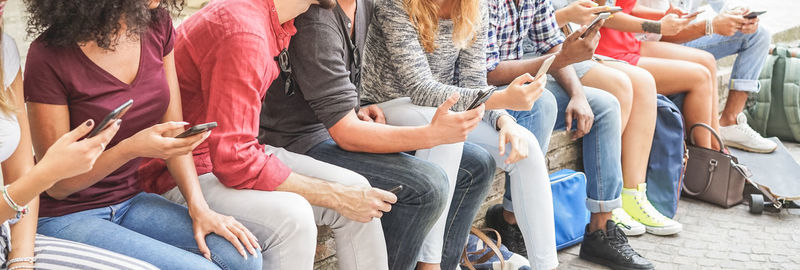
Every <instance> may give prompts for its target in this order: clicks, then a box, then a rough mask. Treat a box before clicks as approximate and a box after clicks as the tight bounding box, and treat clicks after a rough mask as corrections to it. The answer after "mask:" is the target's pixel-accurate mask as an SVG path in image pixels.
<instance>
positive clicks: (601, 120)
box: [503, 77, 622, 213]
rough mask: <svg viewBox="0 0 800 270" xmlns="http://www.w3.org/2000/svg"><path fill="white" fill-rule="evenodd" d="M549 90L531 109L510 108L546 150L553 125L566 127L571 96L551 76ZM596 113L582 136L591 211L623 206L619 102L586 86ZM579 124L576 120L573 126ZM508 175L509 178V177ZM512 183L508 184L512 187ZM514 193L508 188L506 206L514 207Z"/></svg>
mask: <svg viewBox="0 0 800 270" xmlns="http://www.w3.org/2000/svg"><path fill="white" fill-rule="evenodd" d="M545 87H546V88H547V90H549V91H544V92H543V93H542V97H541V98H539V99H538V100H536V103H535V104H534V105H533V108H532V109H531V110H530V111H509V113H510V114H511V115H512V116H514V117H515V118H517V122H518V123H519V124H520V125H522V126H524V127H525V128H527V129H528V130H530V131H531V133H533V134H534V136H536V138H537V140H538V141H539V142H540V147H541V148H542V150H543V151H542V152H543V153H547V146H548V144H549V143H550V135H551V134H552V133H553V129H556V130H564V129H566V120H565V119H566V116H565V112H566V109H567V105H568V104H569V101H570V97H569V95H567V93H566V92H565V91H564V89H563V88H562V87H561V86H560V85H559V84H558V83H557V82H556V81H555V80H553V78H552V77H548V80H547V85H546V86H545ZM583 90H584V92H585V94H586V99H587V101H588V102H589V106H590V107H591V108H592V112H593V113H594V124H593V125H592V129H591V130H590V131H589V133H588V134H586V136H584V137H583V167H584V170H585V172H586V178H587V181H586V182H587V183H586V195H587V199H586V208H587V209H589V211H590V212H592V213H600V212H610V211H611V210H613V209H614V208H619V207H622V199H621V198H620V194H621V192H622V165H621V152H622V146H621V145H622V142H621V139H622V138H621V137H622V131H621V123H620V122H621V118H620V117H621V116H620V108H619V102H618V101H617V99H616V98H615V97H614V96H613V95H611V94H610V93H608V92H606V91H603V90H600V89H597V88H591V87H584V88H583ZM575 127H577V124H576V123H575V121H573V128H572V130H574V128H575ZM506 179H508V178H506ZM509 186H510V185H506V187H509ZM511 201H512V199H511V193H510V192H509V190H508V188H506V193H505V195H504V198H503V208H505V209H506V210H508V211H513V207H512V203H511Z"/></svg>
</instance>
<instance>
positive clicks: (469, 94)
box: [361, 0, 508, 126]
mask: <svg viewBox="0 0 800 270" xmlns="http://www.w3.org/2000/svg"><path fill="white" fill-rule="evenodd" d="M484 11H485V9H484ZM482 13H483V14H481V15H482V20H481V22H480V24H479V28H478V29H479V30H478V32H477V37H476V39H475V41H474V42H473V43H471V44H470V45H468V47H467V48H464V49H459V48H457V47H456V45H455V44H454V42H453V39H452V37H453V21H451V20H439V27H438V28H439V29H438V30H439V32H438V35H437V37H436V41H435V44H436V50H434V52H432V53H427V52H426V51H425V50H424V48H423V47H422V44H421V43H420V42H419V39H418V33H417V30H416V29H415V28H414V26H413V25H412V24H411V21H410V20H409V16H408V13H406V11H405V9H404V8H403V3H402V0H376V1H375V10H374V11H373V19H372V24H371V25H370V27H369V31H368V33H367V41H366V46H365V47H364V64H363V66H362V69H361V72H362V77H361V86H362V93H363V96H362V99H363V101H367V102H374V103H380V102H385V101H389V100H392V99H395V98H399V97H410V98H411V102H412V103H414V104H416V105H419V106H430V107H437V106H439V105H440V104H442V102H444V101H445V100H446V99H447V97H449V96H450V94H451V93H453V92H459V94H460V95H461V99H460V100H459V101H458V103H456V104H455V106H453V110H455V111H463V110H465V109H467V106H469V103H470V102H472V100H474V99H475V98H476V97H477V93H478V91H479V90H480V89H482V88H483V87H485V86H487V84H486V53H485V48H486V39H487V33H486V31H487V29H488V28H487V25H486V23H487V20H486V19H487V18H486V15H487V14H485V12H482ZM501 115H508V113H507V112H506V111H505V110H492V111H486V114H485V116H484V120H485V121H487V122H488V123H490V124H491V125H492V126H496V123H497V118H499V117H500V116H501Z"/></svg>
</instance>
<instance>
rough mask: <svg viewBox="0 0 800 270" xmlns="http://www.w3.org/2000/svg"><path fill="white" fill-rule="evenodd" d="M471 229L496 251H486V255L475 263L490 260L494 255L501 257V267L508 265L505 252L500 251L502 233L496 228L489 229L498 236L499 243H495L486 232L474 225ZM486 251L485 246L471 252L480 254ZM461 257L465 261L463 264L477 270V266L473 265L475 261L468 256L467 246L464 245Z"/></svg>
mask: <svg viewBox="0 0 800 270" xmlns="http://www.w3.org/2000/svg"><path fill="white" fill-rule="evenodd" d="M469 231H470V232H471V233H472V234H474V235H475V236H477V237H478V239H480V240H481V241H482V242H483V244H484V245H486V246H487V247H489V249H491V250H492V253H494V254H492V253H486V255H483V256H482V257H480V258H478V260H476V261H475V263H483V262H486V261H488V260H489V259H490V258H492V256H497V258H499V259H500V267H501V268H504V267H505V265H506V262H505V259H504V258H503V253H502V252H500V245H502V244H501V243H500V233H499V232H497V231H495V230H492V229H488V231H491V232H494V233H495V235H496V236H497V244H495V243H494V242H493V241H492V239H490V238H489V236H487V235H486V234H484V233H483V232H482V231H480V230H479V229H478V228H475V227H472V228H470V229H469ZM484 251H486V248H485V247H484V248H483V249H481V250H479V251H476V252H472V253H470V254H480V253H483V252H484ZM461 259H462V260H463V261H464V262H463V263H462V265H464V266H466V267H467V269H469V270H475V266H474V265H473V263H472V262H471V261H470V260H469V257H468V256H467V247H464V250H463V251H462V252H461Z"/></svg>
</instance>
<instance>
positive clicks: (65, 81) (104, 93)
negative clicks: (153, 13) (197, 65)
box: [24, 10, 175, 217]
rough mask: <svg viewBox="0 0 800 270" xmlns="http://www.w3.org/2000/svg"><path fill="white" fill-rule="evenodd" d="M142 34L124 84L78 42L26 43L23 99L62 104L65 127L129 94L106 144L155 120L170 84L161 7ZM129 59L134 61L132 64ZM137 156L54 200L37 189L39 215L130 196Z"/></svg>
mask: <svg viewBox="0 0 800 270" xmlns="http://www.w3.org/2000/svg"><path fill="white" fill-rule="evenodd" d="M158 14H159V19H158V21H157V22H155V23H153V24H152V25H151V26H150V28H149V29H148V31H147V32H146V33H144V34H142V37H141V56H140V60H139V70H138V73H137V74H136V78H135V79H134V80H133V82H132V83H131V84H126V83H123V82H122V81H120V80H119V79H117V78H116V77H114V76H113V75H111V74H110V73H108V72H107V71H105V70H104V69H102V68H100V67H99V66H97V65H96V64H95V63H94V62H92V61H91V60H90V59H89V58H88V57H87V56H86V55H85V54H84V53H83V52H82V51H81V49H80V48H79V47H78V45H77V44H76V45H74V46H69V47H54V46H48V45H46V44H45V42H44V41H43V40H42V38H41V37H39V38H37V39H36V40H35V41H34V42H33V43H32V44H31V46H30V50H29V51H28V59H27V63H26V65H25V78H26V79H25V81H24V88H25V100H26V101H28V102H36V103H45V104H56V105H67V106H68V107H69V122H70V125H69V126H70V129H73V128H75V127H76V126H77V125H80V124H81V123H83V122H84V121H86V119H88V118H91V119H94V121H95V123H98V124H99V122H100V121H102V120H103V118H104V117H105V116H106V115H107V114H108V113H109V112H110V111H111V110H113V109H114V108H116V107H117V106H119V105H121V104H122V103H124V102H125V101H127V100H128V99H133V106H132V107H131V109H130V110H129V111H128V112H127V114H125V116H124V117H122V126H120V129H119V132H118V133H117V135H116V137H114V139H112V140H111V142H110V143H109V144H108V146H107V147H108V148H111V147H114V145H116V144H117V143H119V142H120V141H121V140H123V139H125V138H128V137H130V136H132V135H134V134H136V133H137V132H139V131H141V130H143V129H145V128H148V127H150V126H153V125H155V124H158V123H159V122H160V120H161V118H162V117H163V116H164V113H165V112H166V110H167V106H168V105H169V98H170V97H169V86H168V85H167V80H166V76H165V74H164V62H163V58H164V56H166V55H168V54H169V53H170V52H172V47H173V37H174V35H175V34H174V32H175V30H174V28H173V27H172V20H171V19H170V18H169V14H168V13H167V11H166V10H159V12H158ZM131 64H133V63H131ZM140 163H141V161H140V159H139V158H136V159H133V160H131V161H129V162H128V163H125V164H124V165H122V167H120V168H119V169H117V170H116V171H114V172H112V173H111V174H109V175H108V176H107V177H106V178H104V179H103V180H100V181H99V182H97V183H95V184H94V185H92V186H91V187H89V188H86V189H84V190H81V191H79V192H76V193H73V194H72V195H70V196H69V197H67V198H66V199H64V200H56V199H53V198H52V197H50V196H48V195H47V194H46V193H42V195H41V196H40V198H41V207H40V208H39V215H40V216H42V217H53V216H62V215H66V214H70V213H74V212H79V211H83V210H88V209H94V208H99V207H104V206H109V205H113V204H117V203H120V202H123V201H125V200H128V199H130V198H131V197H133V196H134V195H136V194H137V193H140V192H141V191H142V187H141V184H140V183H139V182H138V176H137V172H136V171H137V168H138V167H139V164H140Z"/></svg>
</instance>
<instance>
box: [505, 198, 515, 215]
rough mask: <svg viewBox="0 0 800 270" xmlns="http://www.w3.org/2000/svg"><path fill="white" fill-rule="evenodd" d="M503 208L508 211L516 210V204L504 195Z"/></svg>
mask: <svg viewBox="0 0 800 270" xmlns="http://www.w3.org/2000/svg"><path fill="white" fill-rule="evenodd" d="M503 209H505V210H506V211H508V212H514V204H513V203H511V200H510V199H508V198H505V197H503Z"/></svg>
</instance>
